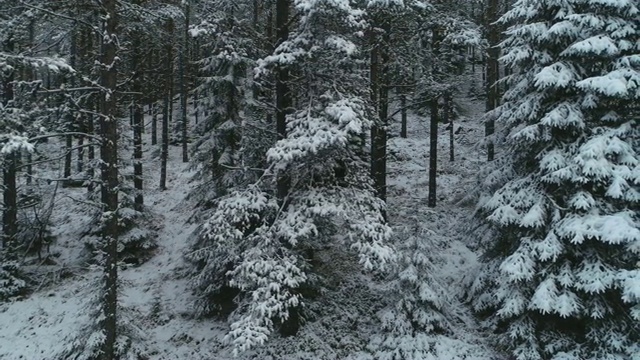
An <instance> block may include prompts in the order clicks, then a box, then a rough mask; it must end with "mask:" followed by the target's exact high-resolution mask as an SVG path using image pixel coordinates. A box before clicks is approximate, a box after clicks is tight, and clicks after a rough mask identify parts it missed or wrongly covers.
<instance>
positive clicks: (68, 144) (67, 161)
mask: <svg viewBox="0 0 640 360" xmlns="http://www.w3.org/2000/svg"><path fill="white" fill-rule="evenodd" d="M71 118H72V117H71V116H68V117H67V121H71ZM65 140H66V141H65V149H64V151H65V156H64V176H63V177H64V178H65V179H66V180H65V181H64V182H63V184H65V186H66V185H67V184H68V183H67V182H68V181H69V178H70V177H71V160H72V158H71V155H72V151H71V149H72V148H73V137H72V136H71V135H66V136H65Z"/></svg>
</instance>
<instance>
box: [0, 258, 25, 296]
mask: <svg viewBox="0 0 640 360" xmlns="http://www.w3.org/2000/svg"><path fill="white" fill-rule="evenodd" d="M0 256H2V254H0ZM26 290H27V282H26V281H25V280H24V277H23V276H22V274H21V273H20V267H19V265H18V263H17V262H15V261H9V260H4V259H3V258H2V257H0V301H6V300H9V299H11V298H12V297H15V296H19V295H22V294H24V293H25V291H26Z"/></svg>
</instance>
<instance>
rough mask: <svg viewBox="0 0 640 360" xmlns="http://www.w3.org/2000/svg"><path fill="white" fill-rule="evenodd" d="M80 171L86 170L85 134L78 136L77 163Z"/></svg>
mask: <svg viewBox="0 0 640 360" xmlns="http://www.w3.org/2000/svg"><path fill="white" fill-rule="evenodd" d="M76 169H77V170H78V173H81V172H82V171H83V170H84V136H80V137H78V162H77V163H76Z"/></svg>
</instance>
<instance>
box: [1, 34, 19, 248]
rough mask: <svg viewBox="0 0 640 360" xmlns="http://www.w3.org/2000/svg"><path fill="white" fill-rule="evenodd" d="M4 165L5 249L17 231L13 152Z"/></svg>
mask: <svg viewBox="0 0 640 360" xmlns="http://www.w3.org/2000/svg"><path fill="white" fill-rule="evenodd" d="M6 49H7V51H8V52H12V51H13V50H14V44H13V42H12V41H11V40H10V41H8V42H7V44H6ZM9 71H10V74H8V76H6V77H5V78H4V79H3V80H4V81H3V89H2V92H3V95H4V97H3V99H2V103H3V105H4V106H6V105H7V104H8V103H9V102H10V101H12V100H13V96H14V89H13V81H14V72H15V70H9ZM4 162H5V163H4V167H3V169H2V175H3V176H2V178H3V182H4V192H3V202H4V204H3V205H4V211H3V213H2V230H3V238H2V248H3V249H7V248H8V247H9V246H11V242H12V241H13V239H14V238H15V236H16V234H17V233H18V224H17V223H18V204H17V202H18V188H17V184H16V155H15V153H8V154H6V155H5V161H4Z"/></svg>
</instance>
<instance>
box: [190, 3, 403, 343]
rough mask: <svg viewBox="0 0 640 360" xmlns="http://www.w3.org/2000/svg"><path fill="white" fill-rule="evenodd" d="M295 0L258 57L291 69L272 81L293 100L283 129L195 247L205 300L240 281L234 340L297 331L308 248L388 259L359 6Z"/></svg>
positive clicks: (375, 262)
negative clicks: (292, 20) (370, 139)
mask: <svg viewBox="0 0 640 360" xmlns="http://www.w3.org/2000/svg"><path fill="white" fill-rule="evenodd" d="M284 3H285V5H287V6H288V4H287V3H288V2H286V1H285V2H284ZM279 9H280V10H282V9H283V8H282V7H279ZM294 9H295V11H296V12H297V15H298V17H296V18H297V19H299V20H298V22H297V23H296V24H295V26H292V27H291V28H290V29H289V31H287V32H288V36H286V37H284V38H281V39H280V42H279V45H278V46H277V48H276V49H275V51H274V52H273V54H272V55H269V56H267V57H265V58H264V59H261V60H259V61H258V64H257V68H256V72H257V74H258V76H259V77H262V76H264V75H265V74H268V73H271V72H276V73H277V72H279V71H281V70H282V69H286V71H287V72H288V73H289V74H290V75H291V77H292V78H293V77H295V78H296V82H295V83H294V82H290V81H289V80H288V77H279V80H278V81H281V82H282V81H285V82H286V84H283V85H286V87H288V88H289V89H290V90H288V91H287V93H288V92H290V95H288V96H292V98H293V100H294V101H293V102H292V103H291V104H289V106H290V107H288V108H283V109H278V111H285V112H286V113H285V115H286V132H284V133H283V132H280V131H279V134H280V135H281V136H282V138H281V139H280V140H278V141H277V142H276V143H275V144H273V145H272V146H271V147H270V148H269V149H268V150H267V152H266V169H265V171H264V173H263V174H262V176H261V177H260V179H258V181H256V182H255V183H253V184H251V185H249V186H245V187H243V188H238V189H236V190H235V191H233V192H232V193H231V194H229V195H227V196H224V197H222V198H221V199H219V200H218V201H217V204H216V208H215V209H214V211H213V214H212V215H211V217H210V219H209V220H208V221H207V222H206V223H205V225H204V227H203V232H202V236H201V239H200V241H199V242H198V243H197V244H196V246H195V251H194V252H193V253H191V254H190V258H191V259H192V260H194V262H195V263H196V274H195V276H194V280H195V283H196V286H197V289H198V295H199V296H200V297H201V299H202V300H203V301H202V302H201V304H203V309H205V310H213V309H215V307H216V306H217V307H218V309H220V307H221V304H220V303H219V302H218V303H217V304H216V303H215V302H212V300H215V299H220V298H221V295H223V294H222V293H223V292H225V291H227V292H229V289H231V288H233V289H236V292H235V293H231V298H232V299H233V298H234V297H235V302H236V303H237V305H238V307H237V308H236V309H235V311H234V312H233V313H232V314H231V317H230V319H231V322H232V324H231V332H230V333H229V335H228V339H229V340H230V341H231V342H232V343H233V345H234V347H235V348H236V350H244V349H248V348H250V347H252V346H255V345H257V344H262V343H263V342H264V341H265V340H266V339H267V337H268V336H269V334H270V333H272V332H273V331H274V330H275V329H278V328H279V329H280V330H281V332H283V333H289V334H290V333H292V332H293V333H295V329H297V327H298V323H299V322H300V321H301V320H300V315H301V313H303V309H304V308H303V300H304V299H303V296H302V290H301V289H302V288H303V287H304V286H312V285H313V283H312V280H311V279H312V278H314V276H313V275H312V274H313V267H312V266H311V260H313V259H312V258H310V255H309V254H313V251H314V249H316V248H319V247H321V246H326V245H328V244H333V245H336V246H337V245H340V244H344V245H347V247H351V248H353V249H355V250H356V251H357V252H358V253H359V256H360V263H361V264H362V265H363V266H364V267H365V269H369V270H373V269H384V268H385V267H386V266H387V265H388V264H389V262H390V261H391V260H392V258H393V252H392V251H391V249H390V248H389V247H388V246H387V245H386V242H387V240H388V237H389V235H390V229H389V228H388V227H387V225H386V224H385V222H384V219H383V216H382V212H383V209H384V203H383V202H382V201H381V200H379V199H377V198H376V197H375V195H374V192H373V189H372V187H371V181H370V178H369V176H368V174H367V173H368V166H367V163H366V159H365V158H364V155H363V154H364V151H363V149H362V147H363V144H362V141H361V139H362V136H363V134H364V133H365V132H366V131H367V130H368V128H369V127H370V126H371V124H372V122H371V120H369V118H368V116H367V114H369V113H370V109H369V108H368V106H367V102H366V100H365V99H366V97H367V96H366V92H364V91H363V89H365V88H366V86H365V84H366V77H365V76H363V75H364V74H362V73H361V71H360V70H359V69H358V67H357V65H358V64H357V62H356V61H354V60H355V59H356V57H355V55H356V54H357V52H358V48H357V46H356V44H355V43H354V40H355V39H356V36H357V35H358V31H359V30H362V25H363V22H362V17H361V16H362V12H361V11H359V10H356V9H354V8H352V7H351V6H350V5H349V2H348V1H342V0H341V1H336V0H324V1H296V2H295V4H294ZM284 18H286V16H285V17H284ZM287 32H283V31H279V34H280V35H281V36H282V34H286V33H287ZM286 87H284V88H286ZM278 103H279V104H280V102H278ZM283 103H284V102H283ZM293 104H295V106H293ZM246 136H247V135H246V134H243V138H246ZM244 141H251V139H246V140H244ZM283 178H285V179H287V188H286V191H285V192H283V191H282V189H283V188H282V187H281V186H279V185H280V184H281V181H279V179H283ZM329 224H333V225H329ZM335 225H337V226H340V228H341V229H343V231H342V232H341V234H340V236H338V234H337V233H336V232H335V228H334V226H335ZM332 228H334V231H333V232H330V233H329V234H327V230H326V229H332ZM228 294H229V293H228ZM236 294H237V295H236ZM234 295H236V296H234ZM285 327H292V328H293V330H291V332H289V330H286V329H284V328H285Z"/></svg>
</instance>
